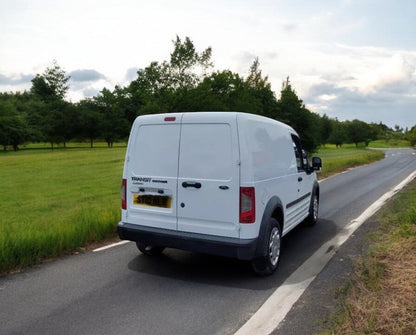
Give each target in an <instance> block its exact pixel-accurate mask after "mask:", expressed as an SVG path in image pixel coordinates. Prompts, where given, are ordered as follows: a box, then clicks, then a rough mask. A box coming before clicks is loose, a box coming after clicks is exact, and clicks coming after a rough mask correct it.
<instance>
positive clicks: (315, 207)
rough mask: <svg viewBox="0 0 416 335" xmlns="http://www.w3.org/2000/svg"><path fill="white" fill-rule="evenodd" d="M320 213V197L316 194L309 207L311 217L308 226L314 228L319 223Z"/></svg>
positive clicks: (307, 220)
mask: <svg viewBox="0 0 416 335" xmlns="http://www.w3.org/2000/svg"><path fill="white" fill-rule="evenodd" d="M318 211H319V197H318V194H317V192H315V193H314V194H313V196H312V198H311V204H310V206H309V216H308V217H307V218H306V220H305V223H306V225H307V226H313V225H315V224H316V222H318Z"/></svg>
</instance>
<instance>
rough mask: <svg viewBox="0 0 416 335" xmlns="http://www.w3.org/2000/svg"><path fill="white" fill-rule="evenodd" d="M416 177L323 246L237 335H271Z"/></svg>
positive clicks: (376, 204)
mask: <svg viewBox="0 0 416 335" xmlns="http://www.w3.org/2000/svg"><path fill="white" fill-rule="evenodd" d="M415 177H416V171H415V172H413V173H412V174H410V175H409V176H408V177H407V178H406V179H404V180H403V181H402V182H401V183H400V184H398V185H397V186H396V187H394V188H393V189H391V190H390V191H389V192H387V193H385V194H384V195H383V196H381V197H380V198H379V199H378V200H377V201H376V202H374V203H373V204H372V205H371V206H370V207H368V208H367V209H366V210H365V211H364V212H363V213H362V214H361V215H360V216H359V217H358V218H356V219H355V220H352V221H351V222H350V223H349V224H348V225H347V226H346V227H345V228H344V229H343V230H342V231H341V233H340V234H338V235H336V236H335V237H334V238H332V239H331V240H330V241H328V242H326V243H325V244H323V245H322V246H321V247H320V248H319V249H318V250H317V251H316V252H315V253H314V254H313V255H312V256H311V257H309V258H308V259H307V260H306V261H305V262H304V263H303V264H302V265H301V266H300V267H299V268H298V269H297V270H296V271H295V272H293V273H292V274H291V275H290V276H289V278H287V279H286V281H285V282H284V283H283V284H282V285H280V286H279V287H278V288H277V289H276V290H275V291H274V293H273V294H272V295H271V296H270V297H269V298H268V299H267V300H266V302H265V303H264V304H263V305H262V306H261V307H260V308H259V310H258V311H257V312H256V313H255V314H254V315H253V316H252V317H251V318H250V319H249V320H248V321H247V322H246V323H245V324H244V325H243V326H242V327H241V328H240V329H239V330H238V331H237V332H236V333H235V335H245V334H247V335H252V334H257V335H268V334H270V333H271V332H272V331H273V330H275V329H276V328H278V326H279V324H280V322H282V321H283V319H284V318H285V317H286V315H287V313H288V312H289V311H290V310H291V308H292V306H293V305H294V304H295V303H296V301H297V300H298V299H299V298H300V296H301V295H302V294H303V292H304V291H305V290H306V289H307V288H308V286H309V284H310V283H311V282H312V281H313V280H314V279H315V277H316V276H317V275H318V274H319V273H320V272H321V271H322V269H323V268H324V266H325V265H326V264H327V263H328V262H329V260H330V259H331V258H332V257H333V256H334V255H335V253H336V252H337V250H338V249H339V247H340V246H341V245H342V244H343V243H344V242H345V241H346V240H347V239H348V238H349V237H350V236H351V235H352V234H353V233H354V231H355V230H356V229H357V228H359V227H360V226H361V225H362V224H363V223H364V222H365V221H366V220H367V219H368V218H370V217H371V216H372V215H374V214H375V213H376V212H377V211H378V210H379V209H380V208H381V207H382V206H383V205H384V204H385V203H386V202H387V201H388V200H389V199H390V198H391V197H392V196H393V195H395V194H396V193H397V192H399V191H400V190H401V189H402V188H403V187H405V186H406V185H407V184H408V183H410V182H411V181H412V180H413V179H414V178H415Z"/></svg>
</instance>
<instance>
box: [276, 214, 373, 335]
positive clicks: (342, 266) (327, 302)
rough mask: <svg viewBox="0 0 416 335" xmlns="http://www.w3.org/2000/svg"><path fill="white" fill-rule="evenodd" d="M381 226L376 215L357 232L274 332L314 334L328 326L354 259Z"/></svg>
mask: <svg viewBox="0 0 416 335" xmlns="http://www.w3.org/2000/svg"><path fill="white" fill-rule="evenodd" d="M378 227H379V223H378V222H377V220H376V216H373V217H371V218H370V219H368V220H367V221H366V222H365V223H364V224H363V225H362V226H361V227H359V228H358V229H357V230H356V231H355V232H354V234H353V235H352V236H351V237H350V238H349V239H348V240H347V241H346V242H345V243H344V244H343V245H342V246H341V247H340V248H339V249H338V251H337V253H336V254H335V256H334V257H333V258H332V259H331V260H330V261H329V262H328V264H327V265H326V266H325V268H324V269H323V270H322V271H321V272H320V273H319V274H318V275H317V277H316V278H315V280H314V281H313V282H312V283H311V284H310V286H309V287H308V289H307V290H306V291H305V292H304V293H303V294H302V296H301V297H300V299H299V300H298V301H297V302H296V303H295V305H294V306H293V307H292V309H291V310H290V312H289V313H288V314H287V315H286V317H285V319H284V320H283V322H281V323H280V325H279V327H278V328H277V329H275V330H274V331H273V333H272V334H273V335H282V334H285V335H299V334H314V333H317V332H318V331H319V330H320V329H321V328H325V320H326V319H327V318H328V317H330V316H331V315H332V314H333V312H334V311H335V310H336V308H337V304H338V301H337V296H338V292H339V290H340V289H341V288H342V287H343V286H344V285H345V284H346V283H347V282H348V281H349V280H350V279H351V276H352V274H353V272H354V263H355V260H356V259H357V258H358V257H361V256H362V255H364V254H365V253H366V251H367V250H368V243H367V236H368V234H370V233H371V232H374V231H376V230H377V229H378ZM300 321H301V322H300Z"/></svg>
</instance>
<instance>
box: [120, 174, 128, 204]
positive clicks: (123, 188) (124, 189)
mask: <svg viewBox="0 0 416 335" xmlns="http://www.w3.org/2000/svg"><path fill="white" fill-rule="evenodd" d="M121 208H122V209H127V179H123V180H122V182H121Z"/></svg>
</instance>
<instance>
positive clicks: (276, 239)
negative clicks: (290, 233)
mask: <svg viewBox="0 0 416 335" xmlns="http://www.w3.org/2000/svg"><path fill="white" fill-rule="evenodd" d="M281 244H282V232H281V228H280V225H279V223H278V222H277V220H276V219H274V218H271V219H270V222H269V226H268V227H267V230H266V232H265V236H264V242H263V245H262V246H261V248H262V250H261V253H262V256H260V257H258V258H255V259H253V260H252V261H251V266H252V268H253V270H254V272H255V273H256V274H257V275H259V276H262V277H263V276H268V275H271V274H272V273H273V272H275V271H276V269H277V267H278V266H279V261H280V250H281Z"/></svg>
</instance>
